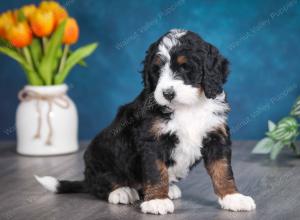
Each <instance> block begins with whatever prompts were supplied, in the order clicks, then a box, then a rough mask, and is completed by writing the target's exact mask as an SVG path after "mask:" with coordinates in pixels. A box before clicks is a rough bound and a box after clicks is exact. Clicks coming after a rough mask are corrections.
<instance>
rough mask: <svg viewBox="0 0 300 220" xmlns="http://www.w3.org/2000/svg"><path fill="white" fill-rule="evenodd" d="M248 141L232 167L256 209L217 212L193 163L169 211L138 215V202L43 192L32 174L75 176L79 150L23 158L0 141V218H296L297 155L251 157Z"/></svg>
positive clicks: (237, 148) (299, 215)
mask: <svg viewBox="0 0 300 220" xmlns="http://www.w3.org/2000/svg"><path fill="white" fill-rule="evenodd" d="M253 146H254V142H235V143H234V145H233V170H234V173H235V178H236V181H237V183H238V186H239V189H240V191H241V192H243V193H245V194H247V195H251V196H253V197H254V199H255V200H256V203H257V210H256V211H253V212H240V213H234V212H229V211H224V210H221V209H220V208H219V206H218V204H217V202H216V197H215V196H214V194H213V190H212V186H211V184H210V180H209V178H208V176H207V174H206V172H205V170H204V168H203V164H200V165H198V166H197V167H196V168H195V169H194V170H193V171H192V172H191V173H190V175H189V176H188V177H187V178H186V179H185V180H183V181H182V182H180V184H179V186H180V187H181V189H182V192H183V197H182V198H181V199H180V200H176V201H175V213H174V214H170V215H167V216H154V215H145V214H141V213H140V212H139V209H138V204H135V205H133V206H126V205H111V204H108V203H106V202H104V201H99V200H97V199H95V198H94V197H92V196H89V195H87V194H72V195H71V194H68V195H54V194H52V193H49V192H47V191H46V190H44V189H43V188H42V187H41V186H40V185H39V184H38V183H37V182H36V181H35V179H34V178H33V175H34V174H38V175H52V176H55V177H58V178H62V179H74V180H75V179H81V178H82V172H83V169H84V167H83V161H82V154H83V151H80V152H79V153H76V154H72V155H66V156H57V157H39V158H34V157H24V156H19V155H17V154H16V153H15V152H14V144H12V143H1V144H0V177H1V178H0V219H1V220H13V219H20V220H24V219H30V220H35V219H39V220H40V219H42V220H59V219H73V220H79V219H82V220H83V219H85V220H87V219H93V220H94V219H105V220H109V219H130V220H135V219H143V220H148V219H166V220H167V219H171V220H179V219H197V220H198V219H199V220H201V219H205V220H206V219H218V220H221V219H259V220H264V219H267V220H270V219H272V220H275V219H300V169H299V167H300V159H299V158H295V157H294V156H292V153H291V152H289V151H286V152H284V154H283V155H281V156H280V158H279V160H278V161H277V162H271V161H269V160H268V159H267V158H266V157H265V156H260V155H251V154H250V151H251V149H252V147H253Z"/></svg>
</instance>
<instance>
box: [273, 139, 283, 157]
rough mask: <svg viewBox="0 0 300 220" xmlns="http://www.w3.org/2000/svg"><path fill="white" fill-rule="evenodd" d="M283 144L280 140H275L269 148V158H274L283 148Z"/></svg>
mask: <svg viewBox="0 0 300 220" xmlns="http://www.w3.org/2000/svg"><path fill="white" fill-rule="evenodd" d="M283 147H284V144H283V143H281V142H277V143H276V144H275V145H274V146H273V147H272V150H271V154H270V158H271V160H275V159H276V158H277V156H278V154H279V153H280V152H281V150H282V149H283Z"/></svg>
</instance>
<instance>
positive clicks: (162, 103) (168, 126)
mask: <svg viewBox="0 0 300 220" xmlns="http://www.w3.org/2000/svg"><path fill="white" fill-rule="evenodd" d="M228 73H229V70H228V61H227V60H226V59H225V58H224V57H223V56H222V55H221V54H220V53H219V51H218V50H217V49H216V48H215V47H214V46H213V45H211V44H209V43H207V42H205V41H204V40H203V39H202V38H201V37H199V36H198V35H197V34H195V33H193V32H191V31H185V30H178V29H176V30H171V31H169V32H168V33H167V34H165V35H164V36H162V37H161V38H160V39H158V40H157V41H156V42H154V43H153V44H152V45H151V46H150V48H149V49H148V51H147V55H146V58H145V60H144V69H143V71H142V76H143V83H144V89H143V90H142V91H141V93H140V94H139V95H138V96H137V98H136V99H135V100H133V101H132V102H131V103H129V104H126V105H124V106H122V107H120V109H119V111H118V114H117V116H116V118H115V120H114V121H113V122H112V123H111V125H109V126H108V127H107V128H106V129H104V130H103V131H102V132H101V133H100V134H99V135H98V136H97V137H96V138H95V139H94V140H93V141H92V142H91V144H90V145H89V147H88V149H87V150H86V152H85V155H84V159H85V165H86V168H85V172H84V175H85V179H84V180H82V181H65V180H57V179H55V178H53V177H49V176H46V177H37V176H36V178H37V180H38V181H39V182H40V183H41V184H42V185H43V186H44V187H46V188H47V189H49V190H51V191H54V192H56V193H80V192H84V193H91V194H93V195H95V196H96V197H98V198H100V199H105V200H108V202H110V203H113V204H118V203H121V204H129V203H133V202H135V201H137V200H139V199H142V200H143V201H142V203H141V206H140V207H141V210H142V212H144V213H153V214H166V213H172V212H173V211H174V205H173V202H172V200H171V199H177V198H179V197H181V191H180V189H179V188H178V186H176V185H175V184H174V183H175V182H177V181H178V180H180V179H182V178H184V177H186V176H187V174H188V172H189V170H190V169H191V168H192V167H193V166H194V165H195V164H197V162H199V161H200V159H201V158H203V161H204V166H205V168H206V169H207V172H208V174H209V175H210V177H211V180H212V184H213V187H214V191H215V193H216V195H217V196H218V198H219V203H220V205H221V207H222V208H223V209H228V210H232V211H249V210H253V209H255V202H254V200H253V199H252V198H251V197H248V196H245V195H242V194H240V193H239V192H238V190H237V187H236V184H235V181H234V177H233V173H232V169H231V148H230V144H231V141H230V133H229V128H228V126H227V113H228V111H229V106H228V103H227V101H226V95H225V92H224V91H223V88H222V87H223V84H224V83H225V82H226V78H227V76H228Z"/></svg>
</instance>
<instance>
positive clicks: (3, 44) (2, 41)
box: [0, 37, 16, 50]
mask: <svg viewBox="0 0 300 220" xmlns="http://www.w3.org/2000/svg"><path fill="white" fill-rule="evenodd" d="M0 47H8V48H10V49H12V50H16V49H15V47H14V46H13V45H12V44H11V43H10V42H9V41H8V40H5V39H3V38H1V37H0Z"/></svg>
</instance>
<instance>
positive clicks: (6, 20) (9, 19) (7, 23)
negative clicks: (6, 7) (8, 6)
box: [0, 11, 16, 39]
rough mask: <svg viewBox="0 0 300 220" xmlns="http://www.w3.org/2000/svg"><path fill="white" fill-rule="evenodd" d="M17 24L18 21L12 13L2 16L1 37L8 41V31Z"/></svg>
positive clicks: (0, 24) (0, 22) (0, 21)
mask: <svg viewBox="0 0 300 220" xmlns="http://www.w3.org/2000/svg"><path fill="white" fill-rule="evenodd" d="M15 23H16V19H15V16H14V14H13V12H12V11H7V12H5V13H3V14H2V15H1V16H0V37H2V38H5V39H7V36H6V35H7V31H8V29H9V28H10V27H11V26H12V25H14V24H15Z"/></svg>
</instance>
